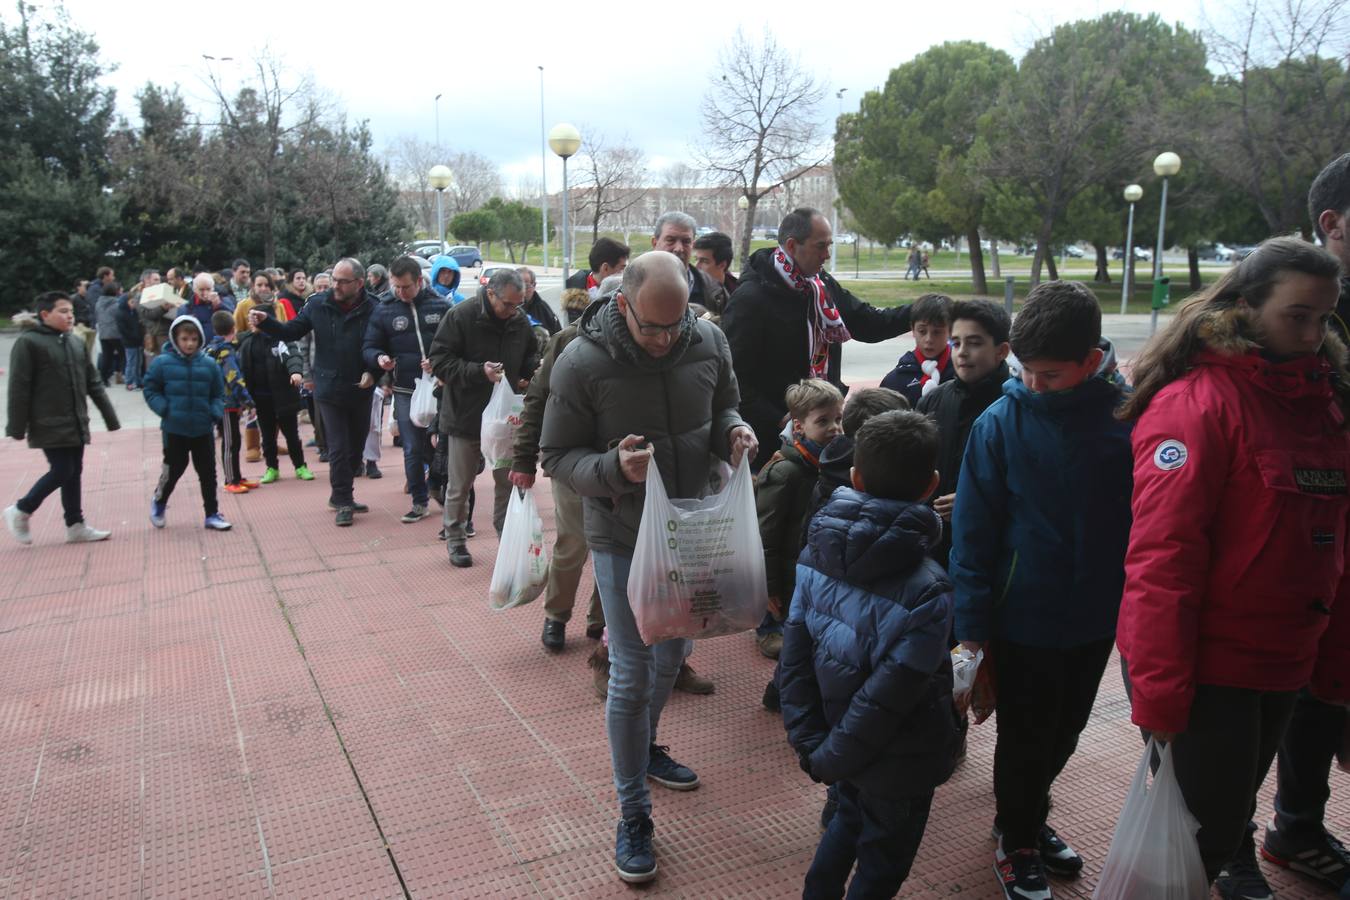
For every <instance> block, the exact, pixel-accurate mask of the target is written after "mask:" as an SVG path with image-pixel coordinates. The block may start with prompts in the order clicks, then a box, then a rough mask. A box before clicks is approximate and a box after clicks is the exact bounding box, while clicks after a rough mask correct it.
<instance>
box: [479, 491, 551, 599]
mask: <svg viewBox="0 0 1350 900" xmlns="http://www.w3.org/2000/svg"><path fill="white" fill-rule="evenodd" d="M547 582H548V551H547V550H545V548H544V522H543V520H542V519H540V518H539V510H538V509H537V508H536V507H535V505H534V492H533V491H520V490H516V489H512V491H511V502H510V503H508V504H507V506H506V522H505V523H504V524H503V525H502V540H501V545H500V546H499V547H498V548H497V561H496V562H495V563H493V565H492V582H491V584H489V585H488V606H490V607H492V608H493V609H510V608H511V607H513V606H524V605H525V604H526V603H529V602H530V601H531V600H533V599H534V598H535V597H538V596H539V595H540V594H541V593H543V591H544V585H545V584H546V583H547Z"/></svg>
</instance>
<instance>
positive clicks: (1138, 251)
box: [1111, 247, 1153, 261]
mask: <svg viewBox="0 0 1350 900" xmlns="http://www.w3.org/2000/svg"><path fill="white" fill-rule="evenodd" d="M1111 258H1112V259H1124V258H1125V248H1124V247H1117V248H1116V249H1115V252H1113V253H1112V254H1111ZM1134 258H1135V259H1136V260H1147V261H1152V259H1153V251H1152V250H1150V249H1148V248H1147V247H1135V248H1134Z"/></svg>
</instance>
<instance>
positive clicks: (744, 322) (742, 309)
mask: <svg viewBox="0 0 1350 900" xmlns="http://www.w3.org/2000/svg"><path fill="white" fill-rule="evenodd" d="M763 307H764V304H763V303H762V302H761V299H760V297H759V296H758V294H757V293H756V292H755V291H754V290H753V289H752V286H751V285H746V286H744V287H742V288H739V289H738V290H737V291H736V293H735V294H734V295H733V296H732V298H731V301H730V302H729V303H727V311H726V313H725V314H723V316H722V331H723V332H724V333H725V334H726V338H727V343H728V344H729V345H730V347H731V362H732V366H733V367H734V369H735V372H736V376H737V379H736V380H737V389H738V390H739V392H740V395H741V402H740V408H741V412H742V413H743V414H744V415H745V416H746V418H748V419H750V420H751V421H752V422H769V421H777V420H778V419H780V418H781V417H782V413H781V412H780V411H779V410H780V408H781V404H782V402H783V398H782V397H778V398H774V399H770V398H768V397H765V396H764V395H763V394H762V393H761V392H760V390H759V389H758V388H757V387H756V386H755V380H754V377H753V375H754V373H756V372H762V371H764V368H765V360H764V353H763V351H764V341H763V339H762V333H761V331H760V329H759V328H758V327H757V323H758V322H759V321H760V319H761V317H762V316H765V315H767V314H768V312H767V310H765V309H764V308H763ZM803 352H804V351H803Z"/></svg>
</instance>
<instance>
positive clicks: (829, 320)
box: [722, 207, 909, 469]
mask: <svg viewBox="0 0 1350 900" xmlns="http://www.w3.org/2000/svg"><path fill="white" fill-rule="evenodd" d="M833 244H834V235H833V232H832V231H831V230H830V223H829V220H828V219H826V218H825V217H824V216H823V215H821V214H820V212H818V211H817V210H814V209H810V208H807V207H801V208H798V209H794V210H793V211H792V212H790V213H788V215H787V216H786V217H784V219H783V222H782V224H780V225H779V226H778V246H777V247H773V248H770V247H766V248H764V249H762V250H756V251H755V252H754V253H753V254H751V255H750V261H749V264H748V265H747V266H746V268H745V270H744V271H742V272H741V284H740V286H739V287H738V288H736V292H735V293H734V294H732V296H731V302H730V304H729V305H728V306H727V310H726V313H725V314H724V315H723V317H722V330H723V331H725V332H726V335H727V338H728V339H729V340H730V341H731V357H732V360H733V361H734V363H735V366H736V379H737V381H738V382H739V383H740V387H741V415H742V416H743V417H744V418H745V420H746V421H747V422H748V423H750V426H751V427H752V428H754V429H755V436H756V437H757V438H758V439H759V456H758V457H757V458H756V459H755V461H754V466H755V468H756V469H758V468H759V467H760V466H762V465H763V464H764V463H765V462H767V461H768V459H769V457H770V456H772V455H773V453H774V451H775V450H777V449H778V446H779V444H780V441H779V439H778V433H779V431H780V430H781V429H782V427H783V418H784V416H786V415H787V401H786V400H785V399H784V396H783V394H784V392H785V391H787V389H788V386H789V385H793V384H796V383H797V382H798V381H801V380H802V379H803V378H812V377H815V378H827V379H829V380H830V381H831V382H833V383H834V384H835V385H837V386H839V387H840V388H841V389H845V390H846V388H845V386H844V384H843V382H842V381H840V377H839V366H840V345H841V344H842V343H843V342H844V341H847V340H851V339H856V340H859V341H865V342H866V343H869V344H873V343H877V342H879V341H884V340H888V339H890V338H893V337H895V336H897V335H901V334H904V333H905V332H906V331H909V307H907V306H901V307H894V308H891V309H877V308H876V307H874V306H871V305H869V304H867V303H864V302H863V301H862V300H859V299H858V298H857V297H855V296H853V295H852V294H850V293H849V292H848V291H846V290H844V289H843V287H841V286H840V285H839V282H837V281H835V280H834V278H832V277H831V276H830V275H829V274H828V273H826V272H825V271H824V265H825V263H826V262H828V261H829V259H830V248H831V247H832V246H833ZM841 326H842V327H841Z"/></svg>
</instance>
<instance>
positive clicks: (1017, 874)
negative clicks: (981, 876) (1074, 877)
mask: <svg viewBox="0 0 1350 900" xmlns="http://www.w3.org/2000/svg"><path fill="white" fill-rule="evenodd" d="M994 874H995V875H997V876H998V883H999V884H1000V885H1001V886H1002V887H1003V897H1004V898H1005V900H1051V898H1052V897H1053V896H1054V895H1053V894H1051V893H1050V883H1049V882H1048V881H1046V879H1045V865H1044V863H1042V861H1041V855H1040V854H1039V853H1037V852H1036V851H1035V850H1014V851H1013V852H1012V853H1004V852H1003V844H1002V842H1001V841H1000V842H999V847H998V849H997V850H995V851H994Z"/></svg>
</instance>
